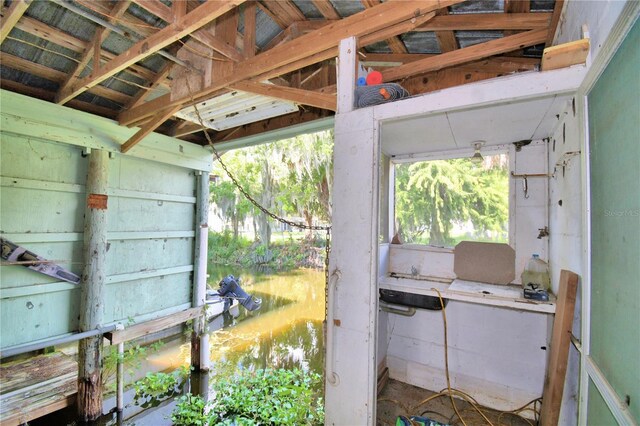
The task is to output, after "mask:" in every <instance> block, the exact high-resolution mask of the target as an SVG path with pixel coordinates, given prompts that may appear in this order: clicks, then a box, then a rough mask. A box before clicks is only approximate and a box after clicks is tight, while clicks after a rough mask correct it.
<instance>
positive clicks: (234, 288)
mask: <svg viewBox="0 0 640 426" xmlns="http://www.w3.org/2000/svg"><path fill="white" fill-rule="evenodd" d="M239 281H240V278H236V277H234V276H233V275H228V276H226V277H224V278H223V279H222V280H221V281H220V289H218V293H219V294H220V296H223V297H233V298H234V299H238V301H239V302H240V304H241V305H242V306H244V308H245V309H246V310H247V311H256V310H258V309H260V306H261V305H262V300H260V299H258V298H255V297H253V296H251V295H249V294H247V293H246V292H245V291H244V290H243V289H242V287H240V282H239Z"/></svg>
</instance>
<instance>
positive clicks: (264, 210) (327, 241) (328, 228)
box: [185, 78, 331, 320]
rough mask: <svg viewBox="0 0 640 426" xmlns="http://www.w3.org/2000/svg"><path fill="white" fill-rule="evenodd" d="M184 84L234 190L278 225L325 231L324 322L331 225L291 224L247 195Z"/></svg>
mask: <svg viewBox="0 0 640 426" xmlns="http://www.w3.org/2000/svg"><path fill="white" fill-rule="evenodd" d="M185 82H186V84H187V90H188V91H189V97H190V98H191V103H192V104H193V110H194V111H195V113H196V117H197V119H198V122H199V124H200V127H202V131H203V132H204V136H205V138H206V139H207V142H208V144H209V146H210V147H211V149H212V150H213V154H214V155H215V157H216V159H217V160H218V162H219V163H220V166H221V167H222V169H223V170H224V171H225V173H226V174H227V176H229V179H231V181H232V182H233V184H234V185H235V186H236V188H238V190H239V191H240V192H241V193H242V195H244V197H245V198H246V199H247V200H249V202H250V203H251V204H253V205H254V206H255V207H256V208H257V209H258V210H260V211H261V212H262V213H264V214H266V215H267V216H269V217H270V218H271V219H273V220H276V221H278V222H280V223H283V224H285V225H288V226H291V227H294V228H298V229H306V230H312V231H326V236H325V257H324V284H325V285H324V293H325V298H324V317H325V320H326V318H327V314H328V312H329V254H330V253H331V225H329V226H321V225H306V224H304V223H300V222H293V221H290V220H287V219H284V218H282V217H280V216H278V215H276V214H275V213H272V212H270V211H269V210H267V208H266V207H264V206H262V205H261V204H260V203H259V202H258V201H256V200H255V199H254V198H253V197H252V196H251V195H249V193H248V192H247V191H246V190H245V189H244V188H243V187H242V185H240V182H238V180H237V179H236V178H235V176H234V175H233V173H231V171H230V170H229V169H228V168H227V165H226V164H225V163H224V161H222V157H221V156H220V154H219V153H218V150H217V149H216V148H215V146H213V145H214V144H213V141H212V140H211V137H210V136H209V132H208V131H207V127H206V126H205V125H204V120H203V119H202V116H201V115H200V111H199V110H198V106H197V103H196V102H195V101H194V99H193V92H192V91H191V85H190V84H189V79H188V78H185Z"/></svg>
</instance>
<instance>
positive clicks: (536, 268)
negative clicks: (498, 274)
mask: <svg viewBox="0 0 640 426" xmlns="http://www.w3.org/2000/svg"><path fill="white" fill-rule="evenodd" d="M522 286H523V287H524V288H526V289H530V290H547V291H549V288H551V280H550V278H549V265H548V264H547V262H545V261H544V260H542V259H540V256H539V255H537V254H534V255H533V256H532V257H531V259H529V263H527V267H526V268H524V271H522Z"/></svg>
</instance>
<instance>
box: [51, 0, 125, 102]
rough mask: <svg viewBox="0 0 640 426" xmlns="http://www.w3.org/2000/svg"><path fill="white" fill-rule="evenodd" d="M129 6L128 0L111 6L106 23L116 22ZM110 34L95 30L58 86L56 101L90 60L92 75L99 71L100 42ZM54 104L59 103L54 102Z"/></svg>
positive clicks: (99, 29) (78, 76) (107, 30)
mask: <svg viewBox="0 0 640 426" xmlns="http://www.w3.org/2000/svg"><path fill="white" fill-rule="evenodd" d="M130 4H131V1H130V0H124V1H119V2H117V3H116V4H115V5H114V6H113V9H111V11H110V12H109V18H108V21H109V22H110V23H114V22H115V21H117V20H118V19H119V18H120V17H122V15H124V14H125V12H126V11H127V9H128V8H129V5H130ZM110 32H111V31H110V30H109V29H108V28H104V27H99V28H97V29H96V32H95V34H94V35H93V38H92V39H91V41H89V43H87V48H86V50H85V51H84V52H83V53H82V56H81V57H80V61H79V62H78V63H77V64H76V67H75V68H74V70H73V71H72V72H71V73H70V74H69V76H68V77H67V78H66V79H65V81H64V82H63V83H62V84H61V85H60V88H59V89H58V93H57V94H56V100H57V99H58V96H60V95H61V94H62V93H64V92H66V91H67V90H69V87H70V86H71V85H72V84H73V83H75V82H76V81H78V79H79V78H80V74H82V71H84V68H85V67H86V66H87V64H88V63H89V61H90V60H91V59H93V71H92V73H97V72H98V70H99V69H100V66H99V65H100V57H101V49H100V46H101V45H102V42H104V41H105V40H106V38H107V36H108V35H109V33H110ZM56 103H60V102H56Z"/></svg>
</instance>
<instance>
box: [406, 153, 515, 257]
mask: <svg viewBox="0 0 640 426" xmlns="http://www.w3.org/2000/svg"><path fill="white" fill-rule="evenodd" d="M507 169H508V166H507V161H506V156H505V155H500V156H494V157H486V158H485V161H484V163H483V164H482V165H476V164H473V163H472V162H471V161H470V160H469V159H466V158H465V159H454V160H435V161H423V162H416V163H411V164H402V165H399V166H397V167H396V219H397V221H398V224H399V228H400V232H401V236H402V239H403V241H404V242H419V243H425V244H432V245H438V246H445V245H455V243H456V239H455V238H454V236H453V235H452V231H453V229H454V227H457V228H458V229H460V228H472V231H470V233H471V234H472V235H467V236H466V237H467V238H472V239H474V240H484V241H499V242H504V241H506V235H507V223H508V217H509V201H508V196H509V187H508V185H509V179H508V170H507Z"/></svg>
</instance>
